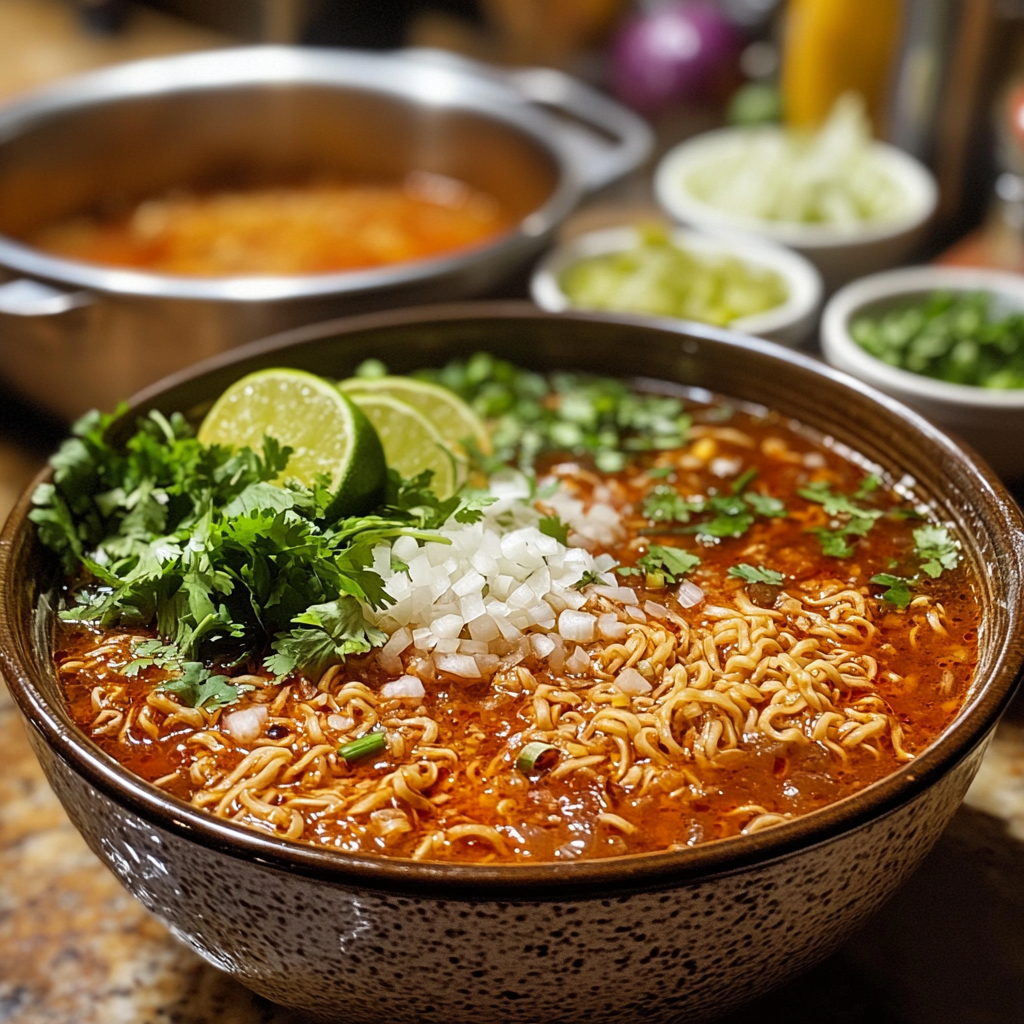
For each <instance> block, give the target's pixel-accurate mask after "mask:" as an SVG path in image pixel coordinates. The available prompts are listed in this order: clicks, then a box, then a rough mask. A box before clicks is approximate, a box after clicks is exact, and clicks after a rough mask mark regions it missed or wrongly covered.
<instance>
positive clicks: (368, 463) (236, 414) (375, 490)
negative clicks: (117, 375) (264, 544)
mask: <svg viewBox="0 0 1024 1024" xmlns="http://www.w3.org/2000/svg"><path fill="white" fill-rule="evenodd" d="M267 435H270V436H271V437H273V438H275V439H276V440H277V441H279V442H280V443H281V444H282V445H287V446H288V447H289V448H291V449H292V455H291V458H290V459H289V460H288V465H287V466H286V467H285V470H284V472H283V473H282V474H281V479H282V480H297V481H298V482H299V483H302V484H306V485H307V486H308V485H311V484H312V483H313V481H314V479H315V478H316V475H317V474H318V473H329V474H330V477H331V486H332V487H334V488H335V489H336V496H335V498H334V500H333V502H332V503H331V505H330V507H329V509H328V510H327V514H328V516H329V517H330V518H336V517H340V516H348V515H358V514H362V513H364V512H368V511H369V510H370V509H371V508H373V507H374V505H376V504H377V503H378V502H379V501H380V499H381V497H382V495H383V491H384V484H385V481H386V479H387V465H386V462H385V459H384V450H383V448H382V447H381V442H380V439H379V438H378V437H377V434H376V431H375V430H374V429H373V425H372V424H371V423H370V421H369V420H368V419H367V418H366V416H364V415H363V413H362V412H361V411H360V410H359V408H358V406H357V405H356V404H355V403H354V402H352V401H351V400H350V399H349V398H348V397H347V396H345V395H343V394H342V393H341V392H340V391H338V389H337V388H336V387H334V386H333V385H332V384H329V383H328V382H327V381H326V380H324V379H323V378H321V377H316V376H314V375H313V374H312V373H306V372H305V371H303V370H290V369H286V368H285V369H273V370H259V371H257V372H256V373H250V374H249V375H248V376H247V377H243V378H242V379H241V380H238V381H235V383H234V384H232V385H231V387H229V388H228V389H227V390H226V391H225V392H224V393H223V394H222V395H221V396H220V398H218V399H217V401H216V402H215V403H214V406H213V408H212V409H211V410H210V411H209V412H208V413H207V414H206V419H204V420H203V422H202V425H201V426H200V427H199V435H198V436H199V440H200V441H202V442H203V444H220V445H225V446H227V447H229V448H242V447H245V446H248V447H250V448H252V449H253V450H255V451H257V452H258V451H260V450H261V449H262V446H263V438H264V437H265V436H267Z"/></svg>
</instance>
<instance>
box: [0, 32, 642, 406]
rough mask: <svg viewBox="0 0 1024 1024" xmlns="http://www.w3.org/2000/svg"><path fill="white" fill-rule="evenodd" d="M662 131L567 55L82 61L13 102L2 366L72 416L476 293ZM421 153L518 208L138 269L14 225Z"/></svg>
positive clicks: (7, 130) (2, 117)
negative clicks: (253, 352) (482, 229)
mask: <svg viewBox="0 0 1024 1024" xmlns="http://www.w3.org/2000/svg"><path fill="white" fill-rule="evenodd" d="M650 145H651V135H650V131H649V129H648V128H647V126H646V125H645V124H644V123H643V122H642V121H641V120H639V119H638V118H637V117H636V116H635V115H633V114H631V113H630V112H628V111H627V110H625V109H623V108H622V107H620V106H619V105H618V104H616V103H614V102H612V101H611V100H608V99H606V98H605V97H603V96H602V95H600V94H599V93H597V92H595V91H594V90H592V89H590V88H588V87H587V86H585V85H583V84H582V83H580V82H578V81H576V80H575V79H573V78H570V77H568V76H566V75H564V74H562V73H560V72H557V71H553V70H550V69H539V68H538V69H526V70H517V71H500V70H498V69H496V68H489V67H487V66H484V65H480V64H476V63H475V62H470V61H467V60H464V59H462V58H457V57H453V56H450V55H446V54H441V53H438V52H433V51H424V50H407V51H399V52H395V53H388V54H375V53H364V52H358V51H345V50H309V49H299V48H289V47H253V48H240V49H233V50H223V51H213V52H206V53H199V54H190V55H186V56H178V57H169V58H161V59H157V60H148V61H140V62H138V63H133V64H125V65H122V66H119V67H114V68H111V69H107V70H104V71H100V72H96V73H93V74H89V75H84V76H81V77H79V78H75V79H70V80H68V81H66V82H63V83H61V84H59V85H58V86H56V87H54V88H52V89H49V90H47V91H44V92H41V93H38V94H36V95H34V96H32V97H30V98H28V99H25V100H22V101H21V102H18V103H15V104H13V105H11V106H8V107H7V108H5V109H4V110H2V111H0V275H2V276H3V277H5V278H7V279H8V280H7V283H5V284H0V375H2V376H3V378H5V379H6V381H7V382H8V383H10V384H12V385H13V386H15V387H16V388H18V389H19V390H20V391H22V392H23V393H25V394H26V395H28V396H29V397H31V398H32V399H34V400H35V401H36V402H37V403H39V404H40V405H42V406H44V407H45V408H47V409H49V410H51V411H53V412H56V413H58V414H60V415H63V416H66V417H73V416H76V415H78V414H79V413H81V412H83V411H85V410H86V409H88V408H91V407H93V406H99V407H101V408H111V407H113V406H114V405H115V404H116V403H117V402H118V401H119V400H121V399H122V398H124V397H125V396H127V395H129V394H132V393H133V392H135V391H137V390H138V389H139V388H140V387H142V386H144V385H146V384H148V383H150V382H152V381H154V380H157V379H158V378H160V377H162V376H164V375H166V374H168V373H170V372H172V371H174V370H177V369H180V368H182V367H184V366H187V365H189V364H190V363H193V362H196V361H198V360H200V359H202V358H204V357H206V356H209V355H212V354H214V353H216V352H219V351H222V350H224V349H227V348H230V347H232V346H234V345H238V344H240V343H242V342H245V341H250V340H252V339H253V338H257V337H260V336H263V335H267V334H270V333H273V332H276V331H280V330H282V329H285V328H288V327H293V326H297V325H301V324H305V323H311V322H314V321H317V320H323V319H326V318H328V317H333V316H337V315H339V314H343V313H351V312H359V311H366V310H372V309H381V308H385V307H388V306H395V305H402V304H406V303H409V302H423V301H438V300H446V299H451V298H457V297H466V296H471V295H480V294H483V293H485V292H486V291H488V290H489V289H493V288H494V287H495V286H497V285H498V284H499V283H500V282H501V281H502V280H503V279H506V278H507V277H508V276H509V275H510V274H512V273H514V272H515V271H516V270H517V269H518V268H520V267H522V265H523V264H524V263H525V262H526V261H528V260H529V259H530V258H531V257H532V256H534V255H535V254H536V253H537V252H538V251H539V250H540V249H541V247H542V246H543V245H544V243H545V241H546V240H547V239H548V238H549V237H550V235H551V233H552V231H553V230H554V229H555V228H556V227H557V225H558V224H559V223H560V221H561V220H562V219H563V218H564V217H565V216H566V215H567V214H568V213H569V212H570V211H571V210H572V209H573V208H574V207H575V206H576V204H577V203H578V202H579V201H580V199H581V198H582V197H583V196H584V195H585V194H587V193H588V192H592V191H595V190H597V189H600V188H602V187H603V186H605V185H607V184H609V183H610V182H612V181H614V180H615V179H616V178H618V177H620V176H621V175H623V174H625V173H627V172H628V171H630V170H632V169H634V168H635V167H637V166H638V165H639V164H640V163H641V162H642V161H643V160H644V158H645V157H646V156H647V154H648V152H649V150H650ZM413 169H418V170H426V171H433V172H436V173H441V174H448V175H451V176H452V177H456V178H459V179H462V180H463V181H466V182H467V183H469V184H470V185H472V186H474V187H476V188H479V189H482V190H483V191H486V192H489V193H490V194H491V195H493V196H495V197H496V198H497V199H498V201H499V202H500V203H502V204H503V205H504V207H505V209H506V210H508V211H510V212H511V213H512V215H513V218H514V219H515V221H516V226H515V227H514V228H513V229H512V230H510V231H508V232H507V233H505V234H503V235H501V236H499V237H498V238H497V239H495V240H494V241H492V242H490V243H488V244H486V245H484V246H482V247H478V248H475V249H473V250H472V251H467V252H464V253H461V254H459V253H456V254H454V255H451V256H446V257H441V258H436V259H430V260H421V261H416V262H410V263H405V264H397V265H395V266H393V267H385V268H381V269H374V270H368V271H358V272H347V273H338V274H317V275H308V276H290V277H231V278H186V277H180V276H172V275H167V274H151V273H141V272H136V271H130V270H124V269H118V268H113V267H103V266H99V265H96V264H87V263H82V262H77V261H73V260H66V259H59V258H56V257H53V256H50V255H48V254H46V253H44V252H42V251H40V250H39V249H35V248H33V247H31V246H29V245H26V244H25V243H24V242H23V241H19V239H22V238H25V237H26V236H28V235H29V234H30V233H31V232H32V230H33V229H34V228H36V227H37V226H39V225H41V224H44V223H47V222H49V221H52V220H54V219H56V218H59V217H62V216H66V215H68V214H74V213H77V212H81V211H83V210H88V209H95V208H103V207H109V206H110V205H112V204H116V205H120V206H124V205H127V204H131V203H134V202H137V201H139V200H141V199H144V198H146V197H149V196H152V195H154V194H158V193H161V192H163V191H165V190H167V189H169V188H172V187H174V186H176V185H195V184H200V185H201V184H203V183H210V182H222V181H230V182H232V183H248V182H252V183H267V182H273V181H278V180H284V179H288V178H290V177H294V176H295V175H297V174H308V173H310V172H318V173H335V174H340V175H348V176H352V177H357V178H371V179H378V180H397V179H399V178H401V177H402V176H403V175H404V174H405V173H407V172H408V171H410V170H413Z"/></svg>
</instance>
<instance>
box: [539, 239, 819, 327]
mask: <svg viewBox="0 0 1024 1024" xmlns="http://www.w3.org/2000/svg"><path fill="white" fill-rule="evenodd" d="M531 293H532V295H533V300H534V302H536V303H537V305H538V306H540V307H541V308H542V309H546V310H549V311H550V312H555V313H558V312H563V311H565V310H569V309H578V310H595V311H596V310H600V311H602V312H614V313H636V314H640V315H643V316H653V317H666V318H671V319H681V320H691V321H696V322H697V323H704V324H711V325H712V326H715V327H728V328H729V329H730V330H734V331H739V332H741V333H743V334H752V335H755V336H757V337H761V338H767V339H768V340H770V341H776V342H779V343H780V344H783V345H789V346H796V345H799V344H800V343H801V342H803V341H805V340H806V338H807V337H808V335H809V334H810V333H811V332H812V331H813V329H814V324H815V319H816V316H817V313H818V309H819V306H820V305H821V295H822V285H821V277H820V275H819V274H818V272H817V271H816V270H815V269H814V267H813V266H812V265H811V264H810V263H809V262H808V261H807V260H805V259H804V258H803V257H802V256H799V255H797V254H796V253H794V252H791V251H790V250H788V249H785V248H783V247H782V246H778V245H773V244H772V243H770V242H762V241H760V240H756V239H751V238H747V237H742V236H735V235H729V234H723V233H718V234H709V233H703V232H698V231H690V230H685V229H681V228H676V229H666V228H665V227H663V226H661V225H656V224H647V225H638V226H622V227H613V228H605V229H603V230H601V231H591V232H588V233H586V234H583V235H579V236H577V237H576V238H573V239H571V240H570V241H567V242H564V243H563V244H562V245H559V246H557V247H556V248H555V249H553V250H552V251H551V252H550V253H549V254H548V255H547V257H545V259H544V260H542V261H541V263H540V264H539V265H538V266H537V269H536V270H535V272H534V274H533V279H532V282H531Z"/></svg>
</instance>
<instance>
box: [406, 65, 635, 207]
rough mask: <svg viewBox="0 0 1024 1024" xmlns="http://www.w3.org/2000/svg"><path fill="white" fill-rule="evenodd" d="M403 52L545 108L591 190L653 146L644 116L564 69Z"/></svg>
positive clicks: (627, 169)
mask: <svg viewBox="0 0 1024 1024" xmlns="http://www.w3.org/2000/svg"><path fill="white" fill-rule="evenodd" d="M402 55H403V59H408V58H412V59H413V60H417V61H421V62H423V63H427V64H433V65H435V66H440V67H447V68H453V69H455V70H462V71H466V72H469V73H470V74H474V75H476V76H478V77H480V78H484V79H487V80H488V81H490V82H493V83H495V84H496V85H498V86H503V87H504V91H505V92H506V94H507V92H508V90H511V92H512V94H513V96H512V97H511V98H514V97H515V96H518V97H519V98H521V99H522V101H523V102H524V103H525V104H529V105H531V106H536V107H541V108H543V109H544V110H545V112H547V113H548V114H549V116H551V118H552V119H553V120H554V121H555V122H556V127H557V129H558V132H557V140H558V142H559V143H560V144H561V145H562V148H563V150H564V151H565V152H566V154H567V156H568V158H569V160H570V162H571V164H572V167H573V170H574V171H575V172H576V175H577V177H578V178H579V181H580V183H581V184H582V186H583V188H584V189H585V190H586V191H588V192H596V191H597V190H598V189H601V188H604V186H605V185H610V184H611V183H612V182H613V181H616V180H617V179H619V178H621V177H623V176H625V175H627V174H629V172H630V171H635V170H636V169H637V168H638V167H639V166H640V165H641V164H642V163H643V162H644V160H646V159H647V157H648V156H649V155H650V152H651V150H652V148H653V147H654V133H653V132H652V131H651V128H650V126H649V125H648V124H647V122H646V121H644V120H643V118H641V117H640V116H639V115H637V114H634V113H633V112H632V111H631V110H628V109H627V108H626V107H624V106H623V105H622V104H621V103H617V102H616V101H615V100H613V99H609V97H607V96H605V95H604V94H603V93H601V92H598V91H597V89H593V88H591V87H590V86H589V85H585V84H584V83H583V82H581V81H580V80H579V79H578V78H573V77H572V76H571V75H567V74H565V73H564V72H563V71H556V70H555V69H554V68H520V69H515V70H509V69H507V68H499V67H496V66H495V65H493V64H485V63H483V62H482V61H478V60H473V59H472V58H471V57H464V56H463V55H462V54H456V53H452V52H450V51H448V50H436V49H432V48H430V47H411V48H409V49H406V50H404V51H402ZM508 98H510V97H507V95H506V99H508Z"/></svg>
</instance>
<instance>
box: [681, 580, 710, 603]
mask: <svg viewBox="0 0 1024 1024" xmlns="http://www.w3.org/2000/svg"><path fill="white" fill-rule="evenodd" d="M676 600H677V601H678V602H679V603H680V604H681V605H682V606H683V607H684V608H693V607H694V606H695V605H698V604H700V603H701V601H703V600H704V591H703V590H701V589H700V587H698V586H697V584H696V583H694V582H692V581H691V580H683V582H682V583H680V584H679V589H678V590H677V591H676Z"/></svg>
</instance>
